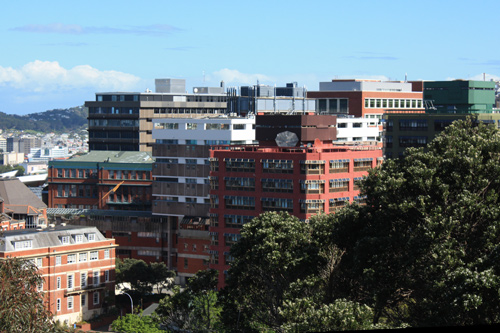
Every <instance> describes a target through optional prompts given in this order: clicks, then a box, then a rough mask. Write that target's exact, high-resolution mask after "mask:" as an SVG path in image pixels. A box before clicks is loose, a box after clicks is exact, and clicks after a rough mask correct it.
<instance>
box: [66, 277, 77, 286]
mask: <svg viewBox="0 0 500 333" xmlns="http://www.w3.org/2000/svg"><path fill="white" fill-rule="evenodd" d="M66 286H67V288H68V289H73V288H74V287H75V276H74V275H73V274H68V275H67V276H66Z"/></svg>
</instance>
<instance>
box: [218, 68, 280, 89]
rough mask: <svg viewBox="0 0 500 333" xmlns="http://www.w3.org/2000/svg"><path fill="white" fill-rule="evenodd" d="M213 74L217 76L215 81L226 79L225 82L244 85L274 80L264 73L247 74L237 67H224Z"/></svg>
mask: <svg viewBox="0 0 500 333" xmlns="http://www.w3.org/2000/svg"><path fill="white" fill-rule="evenodd" d="M213 76H215V77H214V78H213V79H212V80H213V81H220V80H222V81H224V82H225V83H233V84H243V85H253V84H256V83H257V81H259V82H260V83H263V82H268V83H269V82H273V81H274V80H273V79H272V78H271V77H269V76H267V75H264V74H246V73H241V72H239V71H237V70H235V69H228V68H224V69H221V70H220V71H217V72H214V73H213Z"/></svg>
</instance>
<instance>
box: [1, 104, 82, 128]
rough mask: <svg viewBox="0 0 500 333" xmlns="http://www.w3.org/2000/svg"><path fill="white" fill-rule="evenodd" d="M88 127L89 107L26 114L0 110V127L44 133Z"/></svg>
mask: <svg viewBox="0 0 500 333" xmlns="http://www.w3.org/2000/svg"><path fill="white" fill-rule="evenodd" d="M86 127H87V108H85V107H81V106H80V107H73V108H69V109H54V110H49V111H45V112H38V113H31V114H27V115H24V116H19V115H13V114H6V113H4V112H0V129H2V130H4V131H6V130H14V129H16V130H24V131H26V130H32V131H37V132H43V133H50V132H73V131H78V130H81V129H83V128H86Z"/></svg>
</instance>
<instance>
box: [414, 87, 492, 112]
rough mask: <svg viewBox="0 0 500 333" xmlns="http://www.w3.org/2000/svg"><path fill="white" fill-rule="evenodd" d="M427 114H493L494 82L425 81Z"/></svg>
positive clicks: (424, 96) (424, 97)
mask: <svg viewBox="0 0 500 333" xmlns="http://www.w3.org/2000/svg"><path fill="white" fill-rule="evenodd" d="M423 99H424V103H425V104H426V106H431V105H433V107H431V108H428V109H427V110H426V113H440V114H442V113H491V112H493V107H494V105H495V82H493V81H465V80H455V81H424V95H423Z"/></svg>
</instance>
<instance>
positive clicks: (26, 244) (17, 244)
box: [14, 240, 33, 250]
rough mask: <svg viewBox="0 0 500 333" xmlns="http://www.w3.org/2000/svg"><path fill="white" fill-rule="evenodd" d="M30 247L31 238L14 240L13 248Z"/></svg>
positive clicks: (31, 246)
mask: <svg viewBox="0 0 500 333" xmlns="http://www.w3.org/2000/svg"><path fill="white" fill-rule="evenodd" d="M31 248H33V241H32V240H25V241H19V242H14V249H16V250H23V249H31Z"/></svg>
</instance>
